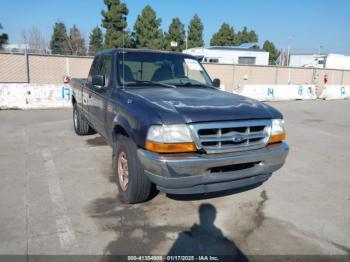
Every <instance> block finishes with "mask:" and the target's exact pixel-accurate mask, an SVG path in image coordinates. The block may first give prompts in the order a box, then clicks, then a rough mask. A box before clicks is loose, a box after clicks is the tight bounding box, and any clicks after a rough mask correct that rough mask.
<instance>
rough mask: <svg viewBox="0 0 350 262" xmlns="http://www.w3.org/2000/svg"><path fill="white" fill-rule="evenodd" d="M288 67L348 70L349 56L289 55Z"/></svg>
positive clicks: (349, 66) (349, 65)
mask: <svg viewBox="0 0 350 262" xmlns="http://www.w3.org/2000/svg"><path fill="white" fill-rule="evenodd" d="M289 66H291V67H314V68H329V69H346V70H350V56H345V55H342V54H291V55H290V59H289Z"/></svg>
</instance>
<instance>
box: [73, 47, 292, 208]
mask: <svg viewBox="0 0 350 262" xmlns="http://www.w3.org/2000/svg"><path fill="white" fill-rule="evenodd" d="M71 83H72V89H73V90H72V94H73V96H72V103H73V123H74V129H75V132H76V133H77V134H78V135H88V134H92V133H94V132H97V133H99V134H100V135H101V136H102V137H104V138H105V140H106V142H107V143H108V144H109V145H110V146H111V147H112V148H113V166H114V169H115V171H114V172H115V176H116V182H117V185H118V187H119V192H120V194H121V195H122V197H123V199H125V201H126V202H127V203H138V202H142V201H146V200H147V199H149V197H150V195H151V192H152V188H154V186H153V185H155V186H156V188H157V189H158V190H159V191H162V192H166V193H169V194H201V193H208V192H216V191H223V190H230V189H241V188H250V187H252V186H257V185H260V184H262V183H263V182H265V181H266V180H267V179H268V178H269V177H270V176H271V174H272V173H273V172H275V171H276V170H278V169H280V168H281V167H282V166H283V164H284V162H285V159H286V156H287V154H288V150H289V147H288V144H287V143H286V142H285V138H286V133H285V128H284V121H283V117H282V114H281V113H280V112H279V111H277V110H276V109H275V108H273V107H271V106H269V105H266V104H264V103H261V102H258V101H256V100H253V99H250V98H247V97H243V96H239V95H236V94H231V93H228V92H224V91H221V90H220V89H219V86H220V80H219V79H214V80H213V81H212V80H211V79H210V77H209V75H208V74H207V72H206V71H205V69H204V68H203V66H202V65H201V64H200V63H199V62H198V61H197V60H196V59H195V58H194V57H193V56H191V55H186V54H182V53H173V52H160V51H151V50H137V49H112V50H105V51H101V52H99V53H97V55H96V56H95V58H94V61H93V63H92V66H91V69H90V72H89V75H88V78H87V79H85V80H84V79H72V82H71Z"/></svg>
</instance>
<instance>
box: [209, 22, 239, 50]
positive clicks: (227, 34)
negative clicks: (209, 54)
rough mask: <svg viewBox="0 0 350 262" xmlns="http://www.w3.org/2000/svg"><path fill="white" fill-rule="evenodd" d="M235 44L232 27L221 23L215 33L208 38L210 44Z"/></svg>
mask: <svg viewBox="0 0 350 262" xmlns="http://www.w3.org/2000/svg"><path fill="white" fill-rule="evenodd" d="M235 44H236V35H235V31H234V30H233V27H232V26H230V25H229V24H227V23H223V24H222V25H221V28H220V29H219V31H218V32H217V33H215V34H214V35H213V37H212V38H211V40H210V45H211V46H232V45H235Z"/></svg>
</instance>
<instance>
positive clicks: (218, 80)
mask: <svg viewBox="0 0 350 262" xmlns="http://www.w3.org/2000/svg"><path fill="white" fill-rule="evenodd" d="M220 85H221V83H220V79H219V78H215V79H214V80H213V86H214V87H217V88H220Z"/></svg>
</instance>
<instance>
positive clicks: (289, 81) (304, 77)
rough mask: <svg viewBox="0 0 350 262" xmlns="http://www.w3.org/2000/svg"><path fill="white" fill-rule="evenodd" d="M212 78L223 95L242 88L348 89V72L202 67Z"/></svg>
mask: <svg viewBox="0 0 350 262" xmlns="http://www.w3.org/2000/svg"><path fill="white" fill-rule="evenodd" d="M204 67H205V68H206V70H207V71H208V73H209V75H210V76H211V77H212V78H219V79H221V83H222V85H223V86H224V88H225V90H226V91H229V92H232V91H239V90H240V89H241V88H242V87H243V86H244V85H251V84H259V85H299V84H309V85H315V86H316V89H317V92H318V93H320V92H321V90H322V88H323V87H324V85H325V84H328V85H350V70H337V69H322V68H299V67H298V68H297V67H278V66H251V65H249V66H248V65H224V64H204Z"/></svg>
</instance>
